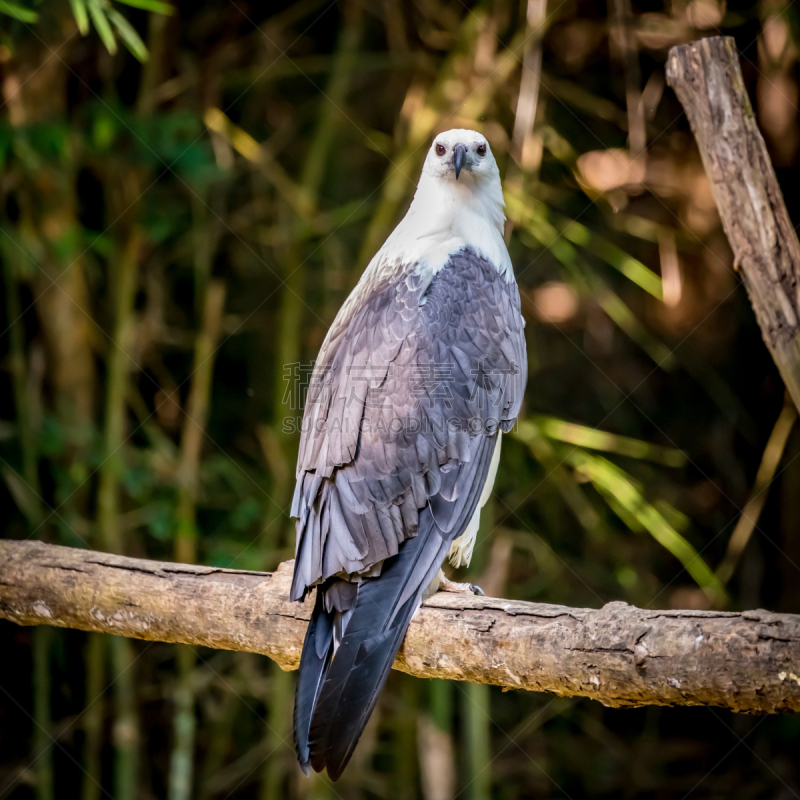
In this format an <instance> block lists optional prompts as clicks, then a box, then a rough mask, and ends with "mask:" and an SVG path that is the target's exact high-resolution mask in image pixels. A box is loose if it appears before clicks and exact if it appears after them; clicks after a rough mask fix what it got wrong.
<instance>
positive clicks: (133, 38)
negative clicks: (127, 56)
mask: <svg viewBox="0 0 800 800" xmlns="http://www.w3.org/2000/svg"><path fill="white" fill-rule="evenodd" d="M106 13H107V14H108V18H109V19H110V20H111V22H112V23H113V25H114V27H115V28H116V29H117V33H118V34H119V38H120V39H122V41H123V42H124V43H125V46H126V47H127V48H128V50H130V51H131V53H133V55H134V56H135V57H136V58H138V59H139V61H147V57H148V53H147V47H146V45H145V43H144V42H143V41H142V37H141V36H139V34H138V33H137V32H136V29H135V28H134V27H133V25H131V24H130V22H128V20H127V19H125V17H123V16H122V14H120V13H119V11H115V10H114V9H113V8H110V9H109V10H108V11H107V12H106Z"/></svg>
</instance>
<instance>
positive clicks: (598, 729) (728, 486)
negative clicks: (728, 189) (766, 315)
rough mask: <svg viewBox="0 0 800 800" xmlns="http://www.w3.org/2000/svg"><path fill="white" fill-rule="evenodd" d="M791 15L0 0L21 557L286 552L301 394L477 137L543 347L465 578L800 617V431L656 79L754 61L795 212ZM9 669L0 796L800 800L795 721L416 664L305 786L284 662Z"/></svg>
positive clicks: (47, 650)
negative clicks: (334, 769)
mask: <svg viewBox="0 0 800 800" xmlns="http://www.w3.org/2000/svg"><path fill="white" fill-rule="evenodd" d="M797 23H798V17H797V13H796V10H795V9H794V8H793V7H792V6H791V5H784V4H781V3H778V2H774V0H759V1H758V2H755V0H739V1H737V2H731V3H730V4H728V5H727V6H726V4H725V2H724V0H692V1H691V2H683V0H670V2H669V3H664V4H662V3H642V4H640V5H637V6H634V7H631V5H630V4H629V3H628V2H627V0H616V1H615V2H614V3H610V4H609V5H608V6H607V5H606V4H605V3H598V2H594V0H550V3H544V2H542V1H541V0H529V2H518V0H486V1H485V2H481V3H465V2H462V1H461V0H453V1H452V2H451V1H450V0H415V2H407V3H404V2H403V3H401V2H394V1H393V0H385V1H384V2H379V3H374V4H367V3H364V2H361V0H338V1H335V2H331V3H325V2H322V1H321V0H297V2H293V3H292V2H280V3H272V4H256V3H241V2H239V1H238V0H231V1H230V2H219V3H209V4H201V5H199V6H198V5H193V4H187V3H176V4H174V5H172V4H168V3H162V2H156V0H120V2H114V3H112V2H110V1H109V0H70V2H66V0H61V1H60V2H59V1H58V0H52V2H47V3H45V2H33V1H31V2H27V3H22V2H19V3H11V2H0V73H1V74H0V87H1V88H2V109H1V110H0V168H1V169H2V172H1V173H0V175H1V180H2V182H1V183H0V193H1V199H2V206H0V213H2V221H1V222H0V267H1V268H2V273H3V283H2V286H1V287H0V295H2V304H1V305H0V365H2V368H3V369H2V372H0V382H1V383H2V388H0V477H1V478H2V481H0V502H1V503H2V504H3V509H4V512H5V513H4V515H3V519H4V524H3V531H2V535H3V536H5V537H8V538H19V539H22V538H27V537H36V538H41V539H43V540H46V541H51V542H57V543H61V544H67V545H71V546H75V547H92V548H98V549H111V550H122V551H124V552H126V553H128V554H131V555H136V556H146V557H152V558H161V559H173V558H174V559H177V560H197V561H199V562H201V563H207V564H214V565H221V566H225V567H234V568H243V569H256V570H260V569H274V568H275V567H276V565H277V564H278V563H280V562H281V561H283V560H286V559H288V558H291V557H292V554H293V526H292V523H291V521H290V520H289V518H288V506H289V503H290V499H291V493H292V488H293V486H292V482H293V475H294V460H295V456H296V448H297V430H298V420H299V417H300V415H301V414H302V409H301V402H300V400H301V397H302V386H301V385H300V384H301V383H302V380H303V377H302V376H303V375H307V373H308V371H309V366H310V364H311V363H312V362H313V359H314V358H315V356H316V353H317V351H318V348H319V346H320V344H321V342H322V339H323V337H324V335H325V332H326V330H327V327H328V325H329V324H330V323H331V321H332V320H333V317H334V316H335V314H336V311H337V310H338V308H339V306H340V305H341V304H342V302H343V301H344V299H345V297H346V296H347V293H348V291H349V290H350V288H352V286H353V285H354V284H355V282H356V281H357V279H358V276H359V274H360V272H361V270H362V269H363V267H364V266H365V264H366V262H367V261H368V260H369V258H370V257H371V255H372V254H373V252H374V251H375V249H376V248H377V247H378V246H379V245H380V244H381V243H382V241H383V239H384V238H385V237H386V235H387V234H388V233H389V232H390V231H391V229H392V227H393V226H394V225H395V224H396V222H397V221H398V220H399V218H400V217H401V216H402V214H403V212H404V210H405V207H406V206H407V203H408V201H409V199H410V197H411V195H412V193H413V190H414V187H415V184H416V180H417V175H418V172H419V169H420V166H421V163H422V160H423V158H424V155H425V152H426V150H427V147H428V146H429V143H430V140H431V137H432V136H433V134H435V133H436V132H437V131H438V130H442V129H447V128H453V127H470V128H477V129H480V130H481V131H483V132H484V133H485V135H486V136H487V138H488V139H489V141H490V143H491V145H492V148H493V151H494V153H495V155H496V157H497V159H498V162H499V164H500V166H501V171H502V173H503V175H504V184H505V190H506V200H507V213H508V217H509V224H508V235H509V249H510V252H511V255H512V260H513V262H514V265H515V270H516V273H517V277H518V281H519V284H520V288H521V294H522V301H523V313H524V314H525V316H526V319H527V323H528V325H527V336H528V349H529V354H530V364H529V381H528V395H527V397H526V403H525V408H524V414H523V419H522V420H521V422H520V424H519V426H518V429H517V430H516V431H515V433H514V435H513V436H511V437H508V439H507V441H506V444H505V445H504V449H503V459H502V461H501V465H500V470H499V475H498V481H497V484H496V492H495V497H494V499H493V500H492V502H491V503H490V505H489V506H488V507H487V513H486V515H485V516H486V519H485V520H484V521H483V530H482V532H481V536H480V540H479V544H478V547H477V550H476V555H475V559H474V562H473V566H472V568H471V580H476V581H477V582H479V583H480V582H483V584H484V588H485V589H487V591H489V592H490V593H497V594H503V595H506V596H511V597H517V598H521V599H526V600H539V601H545V602H556V603H564V604H568V605H590V606H599V605H601V604H603V603H604V602H607V601H610V600H619V599H622V600H626V601H628V602H631V603H636V604H638V605H642V606H650V607H695V608H710V607H718V608H723V607H725V608H747V607H757V606H768V607H771V608H775V609H777V610H783V611H789V612H798V610H800V581H799V580H798V569H800V568H798V564H800V537H799V536H798V533H797V531H798V530H800V463H798V461H797V459H798V455H800V438H798V436H797V434H796V433H792V432H791V425H792V419H793V417H792V418H789V419H788V423H787V422H786V419H787V418H786V416H785V414H784V417H783V419H784V423H782V424H781V425H776V420H778V416H779V414H780V413H781V408H782V404H783V389H782V386H781V383H780V379H779V377H778V375H777V372H776V370H775V368H774V365H773V364H772V363H771V362H770V359H769V356H768V354H767V351H766V349H765V348H764V346H763V344H762V342H761V339H760V335H759V331H758V328H757V326H756V324H755V321H754V318H753V314H752V311H751V309H750V307H749V304H748V302H747V297H746V295H745V293H744V291H743V290H742V288H741V287H740V286H739V278H738V275H737V274H736V272H735V270H734V268H733V264H732V259H731V254H730V251H729V250H728V248H727V244H726V241H725V238H724V235H723V233H722V230H721V228H720V224H719V220H718V218H717V216H716V210H715V207H714V203H713V198H712V197H711V194H710V190H709V187H708V184H707V181H706V179H705V176H704V173H703V171H702V167H701V165H700V162H699V158H698V156H697V154H696V152H695V150H694V148H693V143H692V139H691V135H690V132H689V131H688V129H687V126H686V123H685V121H684V119H683V117H682V115H681V110H680V107H679V105H678V104H677V101H676V100H675V98H674V97H673V96H672V95H671V93H669V91H668V90H665V88H664V73H663V64H664V60H665V57H666V52H667V49H668V48H669V47H670V46H671V45H673V44H678V43H680V42H683V41H689V40H691V39H693V38H696V37H697V36H702V35H708V34H712V33H718V32H724V33H727V34H731V35H734V36H735V37H736V39H737V42H738V44H739V47H740V50H741V52H742V59H743V68H744V73H745V78H746V80H747V81H748V84H749V87H750V88H751V89H752V93H753V96H754V101H755V106H756V109H757V114H758V119H759V123H760V124H761V127H762V129H763V131H764V134H765V138H766V139H767V142H768V144H769V146H770V148H771V152H772V154H773V158H774V161H775V164H776V168H777V171H778V175H779V179H780V180H781V182H782V185H783V188H784V191H785V194H786V199H787V204H788V206H789V210H790V213H791V214H793V215H795V216H798V215H800V211H798V209H799V208H800V206H798V202H799V201H800V193H799V192H798V187H800V182H798V181H797V180H796V171H797V162H798V150H799V149H800V125H798V109H797V104H798V96H799V93H798V77H797V55H798V53H797V44H796V42H797V37H798V24H797ZM119 43H121V44H122V46H121V47H120V46H118V45H119ZM756 473H758V479H756ZM767 491H769V494H768V495H766V492H767ZM765 495H766V497H767V499H766V502H765V503H764V502H762V501H763V498H764V496H765ZM748 502H750V503H751V504H755V505H757V506H758V508H759V510H760V516H759V517H758V519H757V521H756V523H755V524H749V523H748V522H747V520H746V519H744V520H743V518H741V517H740V514H741V510H742V509H743V507H744V506H745V504H747V503H748ZM762 506H763V508H762ZM751 507H752V506H751ZM734 530H735V531H736V535H735V536H734V535H733V532H734ZM723 564H724V565H725V566H724V569H720V566H721V565H723ZM1 574H2V565H0V575H1ZM0 652H1V653H2V654H3V655H4V658H2V659H0V798H6V797H13V798H25V797H30V796H34V795H35V796H36V797H38V798H40V800H51V798H54V797H62V796H65V797H66V796H69V797H73V796H77V795H78V794H79V793H80V795H81V797H82V798H84V800H93V799H94V798H99V797H101V796H103V795H106V796H108V795H110V796H113V797H114V798H116V800H129V799H130V800H133V798H140V797H141V798H145V797H170V798H171V799H172V800H184V798H189V797H196V798H220V799H222V798H231V797H260V798H264V800H266V799H267V798H284V797H328V798H336V797H348V798H349V797H386V798H395V797H408V798H416V797H423V798H425V800H439V798H448V797H470V798H475V800H484V799H485V798H489V797H495V798H502V799H503V800H506V798H527V797H569V798H578V797H609V798H611V797H614V798H616V797H634V796H635V797H652V798H663V797H672V796H680V797H689V796H692V797H717V796H723V795H735V796H743V797H745V796H746V797H768V798H777V797H791V796H797V795H798V792H800V772H799V768H798V759H797V755H796V754H797V752H798V746H799V745H800V724H798V721H797V720H796V719H794V718H790V717H787V718H770V719H759V720H753V719H748V718H744V717H734V716H733V715H730V714H728V713H723V712H720V711H715V710H713V709H655V708H652V709H643V710H637V711H613V710H608V709H603V708H602V707H600V706H599V705H597V704H595V703H592V702H591V701H588V700H587V701H581V702H579V701H564V700H560V699H554V698H551V697H545V696H535V695H531V694H528V695H515V694H503V693H501V692H499V691H498V692H496V691H495V690H494V689H490V688H488V687H484V686H474V685H461V684H450V683H447V682H443V681H430V682H427V683H425V682H420V681H415V680H414V679H411V678H409V677H408V676H405V675H401V674H396V673H395V674H393V675H392V676H391V678H390V681H389V684H388V686H387V690H386V692H385V694H384V696H383V698H382V700H381V703H380V706H379V709H378V711H377V712H376V714H375V716H374V718H373V720H372V721H371V722H370V725H369V726H368V728H367V731H366V732H365V735H364V738H363V740H362V742H361V744H360V746H359V749H358V751H357V753H356V756H355V758H354V760H353V763H352V764H351V766H350V768H349V769H348V771H347V773H346V774H345V776H344V778H343V779H342V781H341V782H340V783H339V784H336V785H335V786H334V785H330V784H329V783H328V782H327V780H326V779H324V778H318V777H317V778H314V779H311V780H308V779H305V778H303V777H302V776H301V775H300V774H299V772H298V770H297V768H296V766H295V763H294V755H293V752H292V747H291V696H292V689H293V683H292V681H293V677H292V676H291V675H287V674H284V673H281V672H280V671H279V670H277V669H276V668H274V666H273V665H271V664H270V663H269V662H267V661H266V660H265V659H260V658H256V657H250V656H246V655H244V654H240V653H227V652H210V651H200V650H195V649H191V648H177V647H174V646H168V645H160V644H145V643H141V642H129V641H126V640H121V639H114V638H113V637H101V636H91V637H90V636H86V635H84V634H81V633H79V632H75V631H61V630H47V629H41V630H37V631H31V630H27V629H19V628H15V627H14V626H12V625H10V624H9V623H2V624H0ZM534 655H535V654H534Z"/></svg>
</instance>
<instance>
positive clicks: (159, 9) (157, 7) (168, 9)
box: [117, 0, 175, 16]
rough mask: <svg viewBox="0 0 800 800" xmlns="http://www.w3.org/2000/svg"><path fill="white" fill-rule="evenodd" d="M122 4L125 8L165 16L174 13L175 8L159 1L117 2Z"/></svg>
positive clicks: (128, 0) (120, 0) (134, 0)
mask: <svg viewBox="0 0 800 800" xmlns="http://www.w3.org/2000/svg"><path fill="white" fill-rule="evenodd" d="M117 1H118V2H120V3H124V4H125V5H126V6H133V7H134V8H143V9H144V10H145V11H152V12H154V13H156V14H167V15H169V16H172V15H173V14H174V13H175V7H174V6H171V5H170V4H169V3H161V2H159V0H117Z"/></svg>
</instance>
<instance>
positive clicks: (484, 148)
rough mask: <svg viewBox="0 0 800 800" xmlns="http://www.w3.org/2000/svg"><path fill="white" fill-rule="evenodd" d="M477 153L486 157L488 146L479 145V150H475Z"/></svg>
mask: <svg viewBox="0 0 800 800" xmlns="http://www.w3.org/2000/svg"><path fill="white" fill-rule="evenodd" d="M475 152H476V153H477V154H478V155H479V156H485V155H486V145H485V144H479V145H478V147H477V149H476V150H475Z"/></svg>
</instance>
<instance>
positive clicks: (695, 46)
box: [667, 36, 800, 408]
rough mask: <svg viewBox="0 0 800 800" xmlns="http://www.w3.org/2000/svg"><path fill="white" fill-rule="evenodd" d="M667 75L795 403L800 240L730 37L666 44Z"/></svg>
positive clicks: (799, 359) (798, 397)
mask: <svg viewBox="0 0 800 800" xmlns="http://www.w3.org/2000/svg"><path fill="white" fill-rule="evenodd" d="M667 83H669V85H670V86H671V87H672V88H673V89H674V90H675V93H676V94H677V95H678V99H679V100H680V101H681V103H682V105H683V107H684V109H685V111H686V116H687V117H688V118H689V123H690V125H691V126H692V131H694V135H695V138H696V139H697V146H698V148H699V150H700V156H701V158H702V160H703V166H704V167H705V170H706V173H707V174H708V178H709V180H710V181H711V189H712V191H713V193H714V199H715V200H716V201H717V208H718V209H719V214H720V217H721V218H722V225H723V227H724V228H725V233H726V234H727V236H728V241H729V242H730V245H731V248H732V250H733V254H734V264H735V266H736V267H737V269H739V270H740V271H741V274H742V280H743V281H744V284H745V286H746V287H747V293H748V294H749V296H750V302H751V303H752V305H753V308H754V309H755V312H756V318H757V319H758V324H759V325H760V327H761V333H762V335H763V337H764V341H765V342H766V344H767V347H768V348H769V351H770V353H771V354H772V357H773V359H774V360H775V363H776V364H777V366H778V369H779V370H780V373H781V376H782V377H783V381H784V383H785V384H786V388H787V389H788V390H789V394H790V395H791V396H792V399H793V400H794V403H795V405H796V406H798V408H800V297H798V293H799V292H800V280H799V279H800V245H798V241H797V235H796V234H795V231H794V227H793V226H792V223H791V220H790V218H789V214H788V213H787V211H786V206H785V204H784V202H783V195H782V194H781V190H780V187H779V186H778V181H777V179H776V178H775V172H774V170H773V168H772V162H771V161H770V157H769V153H768V152H767V148H766V145H765V144H764V139H763V138H762V137H761V133H760V132H759V130H758V125H757V124H756V119H755V116H754V114H753V109H752V106H751V105H750V99H749V98H748V96H747V91H746V89H745V87H744V81H743V80H742V71H741V69H740V68H739V57H738V54H737V52H736V43H735V42H734V40H733V39H732V38H730V37H722V36H714V37H711V38H708V39H701V40H700V41H698V42H694V43H692V44H686V45H681V46H680V47H673V48H672V49H671V50H670V52H669V57H668V59H667Z"/></svg>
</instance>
